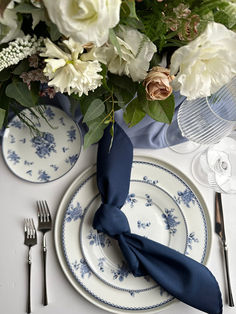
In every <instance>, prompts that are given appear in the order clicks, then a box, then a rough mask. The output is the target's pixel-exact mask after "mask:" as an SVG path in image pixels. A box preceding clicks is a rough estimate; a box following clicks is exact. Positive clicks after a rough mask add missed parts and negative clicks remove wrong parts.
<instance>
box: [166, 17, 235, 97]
mask: <svg viewBox="0 0 236 314" xmlns="http://www.w3.org/2000/svg"><path fill="white" fill-rule="evenodd" d="M235 51H236V34H235V33H234V32H232V31H230V30H228V29H227V28H226V27H225V26H224V25H222V24H219V23H214V22H211V23H209V24H208V25H207V27H206V30H205V31H204V32H203V33H202V34H201V35H200V36H199V37H197V38H196V39H195V40H193V41H192V42H190V43H189V44H188V45H186V46H184V47H181V48H179V49H177V50H176V51H175V52H174V54H173V55H172V57H171V66H170V69H171V74H172V75H176V77H175V79H174V80H173V81H172V86H173V87H174V89H175V90H180V93H181V94H182V95H184V96H186V97H187V99H189V100H192V99H196V98H200V97H206V96H210V95H211V94H214V93H215V92H217V91H218V90H219V89H220V88H221V87H222V86H223V85H225V84H226V83H228V82H229V81H230V80H231V79H232V78H233V77H234V76H235V75H236V58H235Z"/></svg>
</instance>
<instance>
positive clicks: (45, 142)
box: [31, 132, 56, 158]
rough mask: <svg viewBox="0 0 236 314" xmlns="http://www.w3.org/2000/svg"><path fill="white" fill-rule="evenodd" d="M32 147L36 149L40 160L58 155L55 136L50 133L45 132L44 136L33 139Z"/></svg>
mask: <svg viewBox="0 0 236 314" xmlns="http://www.w3.org/2000/svg"><path fill="white" fill-rule="evenodd" d="M31 143H32V146H33V147H34V148H36V151H35V153H36V154H37V155H38V157H39V158H47V157H50V155H51V153H52V152H53V153H56V149H55V148H56V143H55V139H54V136H53V135H52V134H51V133H49V132H43V133H42V135H41V136H40V135H38V136H35V137H33V138H32V139H31Z"/></svg>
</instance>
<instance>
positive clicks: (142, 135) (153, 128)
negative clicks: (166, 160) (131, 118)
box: [45, 92, 185, 149]
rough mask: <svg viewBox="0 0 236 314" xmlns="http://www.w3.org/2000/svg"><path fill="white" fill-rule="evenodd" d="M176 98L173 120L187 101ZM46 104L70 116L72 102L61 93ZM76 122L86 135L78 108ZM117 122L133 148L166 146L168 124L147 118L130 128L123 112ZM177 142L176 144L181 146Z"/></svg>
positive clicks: (117, 116) (116, 118) (46, 101)
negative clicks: (165, 134) (165, 135)
mask: <svg viewBox="0 0 236 314" xmlns="http://www.w3.org/2000/svg"><path fill="white" fill-rule="evenodd" d="M174 96H175V115H174V117H173V119H175V118H176V115H177V111H178V109H179V106H180V105H181V104H182V102H183V101H184V100H185V97H184V96H181V95H180V94H179V93H177V92H176V93H174ZM45 104H48V105H53V106H57V107H59V108H61V109H62V110H64V111H65V112H66V113H67V114H68V115H69V116H71V112H70V101H69V98H68V97H66V96H65V95H63V94H61V93H57V94H56V95H55V97H54V98H53V99H49V98H45ZM73 119H74V120H75V122H77V123H78V125H79V127H80V129H81V131H82V134H83V135H84V134H85V133H86V132H87V128H86V126H85V124H83V123H82V119H83V117H82V114H81V112H80V109H79V108H77V110H76V112H75V116H74V117H73ZM115 120H116V122H117V123H118V124H119V125H120V126H121V127H122V129H123V130H124V131H125V133H126V134H127V135H128V136H129V138H130V140H131V142H132V144H133V147H135V148H153V149H155V148H163V147H165V146H166V142H165V140H164V133H165V129H166V128H167V127H168V124H166V123H160V122H157V121H155V120H153V119H152V118H150V117H149V116H146V117H145V118H144V119H143V120H142V121H141V122H139V123H138V124H137V125H135V126H134V127H132V128H128V126H127V125H126V123H125V122H124V120H123V110H122V109H121V110H119V111H116V113H115ZM179 143H180V142H176V143H175V144H179Z"/></svg>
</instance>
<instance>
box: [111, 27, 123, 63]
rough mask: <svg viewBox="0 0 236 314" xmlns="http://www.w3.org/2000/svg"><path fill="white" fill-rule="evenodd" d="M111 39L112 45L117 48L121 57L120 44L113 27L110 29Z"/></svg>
mask: <svg viewBox="0 0 236 314" xmlns="http://www.w3.org/2000/svg"><path fill="white" fill-rule="evenodd" d="M109 39H110V42H111V43H112V45H113V46H114V47H115V48H116V50H117V53H118V55H119V56H120V57H121V49H120V44H119V42H118V40H117V37H116V34H115V32H114V30H113V29H112V28H110V29H109Z"/></svg>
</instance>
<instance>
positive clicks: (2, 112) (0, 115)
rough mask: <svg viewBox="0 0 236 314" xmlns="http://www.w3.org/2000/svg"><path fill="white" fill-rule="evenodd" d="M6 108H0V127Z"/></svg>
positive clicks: (0, 126)
mask: <svg viewBox="0 0 236 314" xmlns="http://www.w3.org/2000/svg"><path fill="white" fill-rule="evenodd" d="M5 115H6V110H4V109H2V108H0V129H1V128H2V126H3V123H4V120H5Z"/></svg>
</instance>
